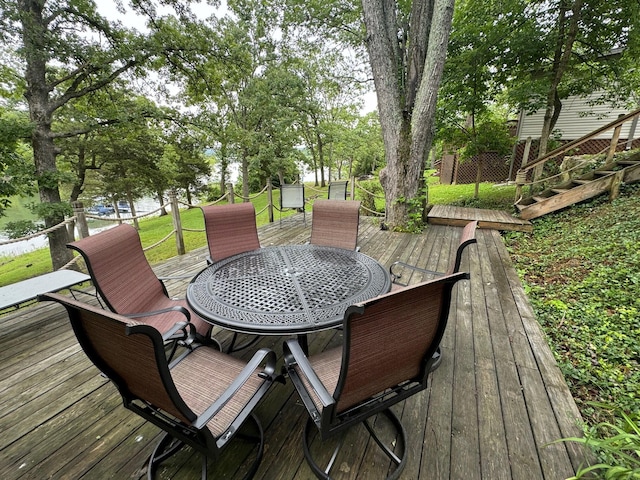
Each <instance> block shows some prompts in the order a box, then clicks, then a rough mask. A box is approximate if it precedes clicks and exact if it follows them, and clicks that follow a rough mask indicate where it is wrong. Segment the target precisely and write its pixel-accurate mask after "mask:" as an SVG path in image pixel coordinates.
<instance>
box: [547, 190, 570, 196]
mask: <svg viewBox="0 0 640 480" xmlns="http://www.w3.org/2000/svg"><path fill="white" fill-rule="evenodd" d="M569 190H571V189H570V188H552V189H551V191H552V192H553V193H557V194H559V195H561V194H563V193H565V192H568V191H569Z"/></svg>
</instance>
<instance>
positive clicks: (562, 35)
mask: <svg viewBox="0 0 640 480" xmlns="http://www.w3.org/2000/svg"><path fill="white" fill-rule="evenodd" d="M509 5H510V10H509V14H510V17H511V23H512V25H513V28H512V29H511V35H510V36H509V50H508V51H505V53H504V55H503V57H502V58H503V62H504V65H505V67H506V68H508V69H509V70H508V72H505V73H506V75H505V76H504V82H505V85H507V86H508V92H509V96H510V97H511V99H512V100H513V101H514V103H516V104H517V105H519V106H520V107H522V108H523V109H525V110H527V111H537V110H539V109H544V121H543V127H542V131H541V133H540V146H539V151H538V155H539V156H542V155H544V154H545V153H546V150H547V146H548V142H549V138H550V135H551V133H552V132H553V129H554V126H555V123H556V121H557V119H558V117H559V116H560V112H561V109H562V102H563V100H564V99H566V98H568V97H569V96H572V95H588V94H591V93H593V92H597V91H600V90H603V91H605V92H608V93H605V96H608V97H609V99H611V98H612V97H614V96H617V98H618V100H619V99H621V96H620V94H623V95H628V93H629V88H628V84H627V83H626V82H627V81H628V80H631V79H632V78H633V77H632V76H627V75H624V74H623V75H617V74H616V72H617V71H619V70H620V66H621V65H622V64H621V63H620V61H621V59H622V58H625V59H626V58H629V57H628V56H626V55H619V54H616V53H615V52H616V51H620V50H622V51H624V50H627V49H628V50H633V49H634V47H633V45H634V44H637V40H636V39H635V37H634V36H637V35H638V33H637V32H638V29H639V27H640V4H639V3H638V2H637V1H636V0H611V1H607V2H605V1H603V0H553V1H545V2H524V1H521V2H520V1H515V2H513V3H510V4H509ZM627 98H628V96H627Z"/></svg>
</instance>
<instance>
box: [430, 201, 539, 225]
mask: <svg viewBox="0 0 640 480" xmlns="http://www.w3.org/2000/svg"><path fill="white" fill-rule="evenodd" d="M427 219H428V222H429V223H430V224H432V225H452V226H455V227H461V226H464V225H465V224H466V223H467V222H470V221H472V220H478V221H479V222H478V228H491V229H495V230H513V231H516V232H532V231H533V225H532V224H531V222H530V221H528V220H523V219H521V218H517V217H514V216H513V215H510V214H509V213H507V212H503V211H500V210H488V209H481V208H465V207H453V206H451V205H434V206H433V208H432V209H431V211H430V212H429V214H428V216H427Z"/></svg>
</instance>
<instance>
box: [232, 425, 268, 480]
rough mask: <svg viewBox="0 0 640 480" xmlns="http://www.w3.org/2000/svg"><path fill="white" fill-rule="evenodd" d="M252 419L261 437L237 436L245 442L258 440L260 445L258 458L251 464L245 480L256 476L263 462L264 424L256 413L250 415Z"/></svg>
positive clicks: (241, 434) (257, 453)
mask: <svg viewBox="0 0 640 480" xmlns="http://www.w3.org/2000/svg"><path fill="white" fill-rule="evenodd" d="M250 418H251V420H253V423H254V425H255V426H256V427H257V429H258V435H259V437H254V436H250V435H245V434H243V433H241V432H239V433H238V434H237V436H238V438H242V439H245V440H253V441H256V440H257V443H258V451H257V452H256V458H255V460H254V461H253V463H252V464H251V467H249V469H248V470H247V473H246V475H245V476H244V477H243V479H244V480H250V479H251V478H253V476H254V475H255V474H256V472H257V471H258V467H259V466H260V462H261V461H262V454H263V453H264V430H263V429H262V424H261V423H260V420H258V417H256V415H255V414H254V413H252V414H251V415H250Z"/></svg>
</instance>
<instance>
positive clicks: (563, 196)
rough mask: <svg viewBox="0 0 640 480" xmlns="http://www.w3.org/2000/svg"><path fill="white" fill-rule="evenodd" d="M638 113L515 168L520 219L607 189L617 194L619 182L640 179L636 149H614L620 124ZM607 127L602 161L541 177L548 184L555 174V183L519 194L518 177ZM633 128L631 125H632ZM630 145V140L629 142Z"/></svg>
mask: <svg viewBox="0 0 640 480" xmlns="http://www.w3.org/2000/svg"><path fill="white" fill-rule="evenodd" d="M638 117H640V110H636V111H634V112H631V113H630V114H628V115H626V116H624V117H621V118H620V119H618V120H616V121H614V122H611V123H610V124H609V125H606V126H605V127H602V128H600V129H598V130H596V131H595V132H592V133H590V134H589V135H585V136H584V137H582V138H580V139H578V140H575V141H573V142H570V143H568V144H566V145H564V146H563V147H561V148H559V149H556V150H554V151H552V152H549V153H548V154H547V155H545V156H544V157H541V158H539V159H536V160H534V161H532V162H530V163H528V164H526V165H525V166H523V167H522V168H521V170H520V171H519V172H518V175H519V176H520V180H518V179H517V180H516V183H517V185H518V187H517V195H516V203H515V204H514V206H515V208H516V210H517V211H518V212H519V216H520V218H521V219H523V220H531V219H534V218H538V217H541V216H543V215H545V214H547V213H551V212H555V211H557V210H560V209H562V208H565V207H568V206H570V205H573V204H575V203H578V202H581V201H584V200H588V199H590V198H593V197H596V196H598V195H601V194H604V193H607V192H608V193H609V196H610V198H612V199H613V198H615V197H617V196H618V193H619V190H620V185H621V184H622V183H633V182H639V181H640V150H639V151H635V152H634V153H631V154H630V153H629V152H618V153H617V154H616V153H615V150H616V147H617V143H618V135H619V132H620V128H621V126H622V124H623V123H624V122H626V121H634V120H635V122H637V120H638ZM608 129H615V132H614V135H613V139H612V142H611V146H610V148H609V152H608V153H607V154H606V155H605V154H603V157H602V158H603V159H604V162H601V163H604V164H603V165H595V166H594V167H593V169H592V170H591V171H589V172H587V173H583V174H580V175H577V176H575V178H571V175H570V173H564V174H560V175H559V176H558V175H555V176H553V177H550V178H548V179H546V180H544V181H545V183H546V184H547V185H551V184H552V181H553V180H554V179H556V178H558V177H560V179H559V180H556V182H558V183H556V184H553V185H552V186H550V187H547V188H545V189H543V190H542V191H541V192H538V193H533V194H532V195H531V196H529V197H524V196H523V195H522V187H523V186H524V185H526V184H527V182H525V181H523V180H522V179H524V178H526V174H527V172H528V171H529V170H532V169H534V168H536V167H537V169H536V170H538V171H540V170H541V167H542V166H543V165H544V163H545V162H547V161H549V160H554V159H556V158H558V157H559V156H560V155H561V154H564V153H566V152H567V151H569V150H570V149H572V148H575V147H576V146H577V145H579V144H580V143H584V142H585V141H586V140H588V139H590V138H592V137H595V136H596V135H599V134H601V133H602V132H603V131H606V130H608ZM634 129H635V127H634ZM629 145H630V143H629ZM539 182H540V180H539V179H538V178H536V179H535V180H534V182H533V183H530V184H529V185H535V184H537V183H539Z"/></svg>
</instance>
